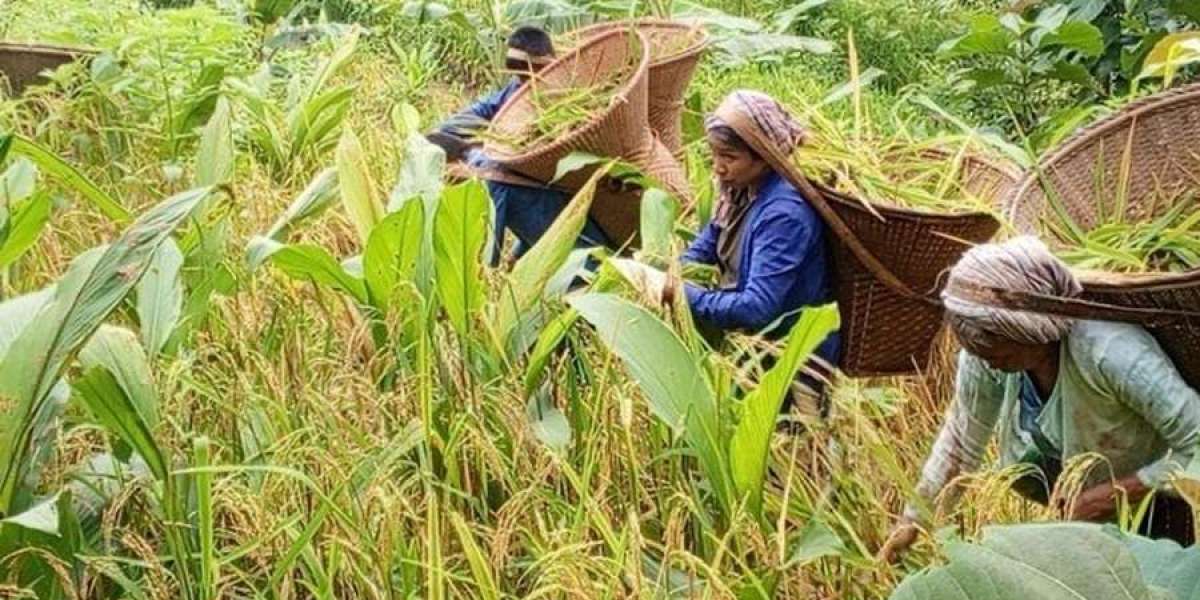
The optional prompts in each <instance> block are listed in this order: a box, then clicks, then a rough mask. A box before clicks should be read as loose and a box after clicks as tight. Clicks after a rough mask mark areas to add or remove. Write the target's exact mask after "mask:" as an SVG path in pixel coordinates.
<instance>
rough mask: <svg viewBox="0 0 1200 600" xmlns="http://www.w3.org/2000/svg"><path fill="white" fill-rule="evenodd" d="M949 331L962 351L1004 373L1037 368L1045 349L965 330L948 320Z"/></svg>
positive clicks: (989, 334) (987, 333) (959, 323)
mask: <svg viewBox="0 0 1200 600" xmlns="http://www.w3.org/2000/svg"><path fill="white" fill-rule="evenodd" d="M950 330H951V331H953V332H954V337H955V338H957V339H958V343H959V344H961V345H962V347H963V349H964V350H966V351H967V352H970V353H971V354H973V355H975V356H977V357H979V358H980V360H982V361H983V362H985V363H987V364H988V366H989V367H991V368H993V369H996V370H998V371H1004V372H1005V373H1020V372H1022V371H1028V370H1031V369H1034V368H1035V367H1037V366H1038V365H1039V364H1040V362H1041V360H1042V358H1043V357H1044V356H1045V347H1044V346H1042V345H1030V344H1022V343H1020V342H1015V341H1013V340H1010V339H1008V338H1006V337H1004V336H1000V335H996V334H994V333H990V332H983V331H979V330H977V329H974V330H972V329H970V328H967V327H964V326H963V325H962V324H961V322H959V321H955V320H954V319H951V321H950Z"/></svg>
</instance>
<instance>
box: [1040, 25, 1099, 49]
mask: <svg viewBox="0 0 1200 600" xmlns="http://www.w3.org/2000/svg"><path fill="white" fill-rule="evenodd" d="M1038 47H1039V48H1053V47H1062V48H1065V49H1067V50H1076V51H1078V52H1080V53H1082V54H1083V55H1084V56H1088V57H1094V56H1099V55H1100V54H1101V53H1102V52H1104V34H1103V33H1101V32H1100V30H1099V29H1097V28H1096V27H1095V26H1094V25H1092V24H1090V23H1082V22H1079V21H1070V22H1067V23H1063V25H1062V26H1061V27H1059V28H1058V29H1057V30H1054V31H1051V32H1049V33H1046V34H1045V35H1043V36H1042V38H1041V40H1039V41H1038Z"/></svg>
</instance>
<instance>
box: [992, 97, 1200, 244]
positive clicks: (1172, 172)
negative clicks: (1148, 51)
mask: <svg viewBox="0 0 1200 600" xmlns="http://www.w3.org/2000/svg"><path fill="white" fill-rule="evenodd" d="M1197 173H1200V84H1193V85H1189V86H1184V87H1180V88H1176V89H1173V90H1168V91H1166V92H1162V93H1159V94H1156V95H1152V96H1148V97H1146V98H1143V99H1142V100H1139V101H1137V102H1134V103H1132V104H1130V105H1129V106H1126V107H1125V108H1123V109H1122V110H1120V111H1117V112H1116V113H1113V114H1112V115H1109V116H1108V117H1106V118H1104V119H1101V120H1100V121H1098V122H1096V123H1095V124H1093V125H1091V126H1089V127H1087V128H1085V129H1083V130H1082V131H1080V132H1078V133H1076V134H1075V135H1073V136H1071V137H1070V138H1068V139H1067V140H1066V141H1065V142H1063V143H1062V144H1061V145H1060V146H1059V147H1058V148H1057V149H1055V150H1053V151H1051V152H1050V153H1048V154H1047V155H1046V157H1045V158H1043V159H1042V160H1041V162H1040V163H1039V165H1038V168H1036V169H1034V170H1033V172H1030V173H1027V174H1026V175H1025V177H1024V179H1023V180H1022V181H1021V183H1020V185H1019V186H1018V188H1017V190H1016V191H1015V192H1014V193H1013V195H1012V197H1010V198H1009V200H1008V201H1007V202H1006V207H1005V216H1007V217H1008V218H1009V220H1010V221H1011V222H1012V223H1013V225H1014V226H1015V227H1016V228H1017V230H1018V231H1020V232H1023V233H1033V234H1036V233H1039V231H1040V230H1041V229H1042V224H1043V220H1044V219H1046V218H1053V217H1052V216H1053V214H1054V213H1053V206H1052V204H1051V202H1050V201H1049V200H1048V198H1047V190H1049V191H1050V193H1051V194H1053V195H1054V196H1056V197H1057V198H1058V199H1059V201H1060V202H1061V206H1062V208H1063V209H1064V210H1065V212H1066V213H1067V215H1069V216H1070V217H1071V218H1072V220H1074V221H1075V222H1076V223H1077V224H1078V225H1080V226H1081V227H1082V228H1083V229H1085V230H1087V229H1091V228H1093V227H1095V226H1096V225H1097V224H1099V223H1100V222H1101V221H1102V220H1111V219H1112V217H1113V216H1117V213H1118V212H1120V213H1121V214H1120V215H1119V216H1120V217H1122V218H1123V219H1125V220H1126V221H1139V220H1149V219H1153V218H1154V217H1156V216H1158V215H1160V214H1161V213H1162V212H1163V211H1165V210H1166V209H1168V208H1169V203H1164V202H1160V201H1158V200H1159V199H1161V198H1170V197H1171V196H1172V195H1174V194H1177V193H1178V192H1179V191H1181V190H1182V189H1184V188H1188V187H1198V185H1197V181H1198V180H1197V176H1196V174H1197ZM1098 190H1099V191H1100V192H1099V193H1098Z"/></svg>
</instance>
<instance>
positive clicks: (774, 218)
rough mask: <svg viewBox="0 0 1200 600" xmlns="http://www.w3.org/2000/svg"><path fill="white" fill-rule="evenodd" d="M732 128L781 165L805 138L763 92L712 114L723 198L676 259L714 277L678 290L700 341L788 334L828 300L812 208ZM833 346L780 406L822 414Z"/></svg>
mask: <svg viewBox="0 0 1200 600" xmlns="http://www.w3.org/2000/svg"><path fill="white" fill-rule="evenodd" d="M739 128H740V129H742V130H745V129H746V128H753V130H754V132H755V138H756V140H758V141H757V142H756V143H769V144H771V145H772V146H774V148H771V151H772V152H773V153H774V154H776V155H782V156H785V157H787V156H790V155H791V153H792V152H793V150H795V148H796V147H797V146H799V145H800V144H801V143H802V142H803V140H804V130H803V129H802V128H801V127H800V125H799V124H797V123H796V122H795V120H793V119H792V117H791V115H789V114H788V113H787V111H785V110H784V109H783V107H781V106H780V105H779V103H777V102H776V101H775V100H774V99H772V98H771V97H770V96H767V95H765V94H762V93H760V92H753V91H737V92H734V93H732V94H730V96H729V97H728V98H726V99H725V101H724V102H723V103H722V104H721V106H720V107H718V108H717V110H716V111H715V112H714V113H713V114H712V115H711V116H709V118H708V119H707V120H706V122H705V129H706V131H707V136H708V144H709V148H710V150H711V151H712V160H713V174H714V176H715V178H716V180H717V185H718V188H719V190H720V198H719V199H718V201H717V205H716V213H715V215H714V216H713V218H712V220H711V221H709V222H708V223H707V224H706V225H705V226H704V228H703V229H702V230H701V231H700V234H699V235H698V236H697V237H696V239H695V240H694V241H693V242H692V244H691V246H690V247H689V248H688V249H687V250H686V251H685V252H684V254H683V256H682V258H681V260H682V262H684V263H698V264H705V265H713V266H715V267H717V271H718V273H719V276H720V279H719V282H718V284H717V286H716V287H715V288H713V289H707V288H703V287H699V286H696V285H693V284H690V283H689V284H684V285H683V288H682V289H683V293H684V294H685V295H686V296H687V301H688V302H687V303H688V306H690V307H691V311H692V316H693V317H694V318H695V320H696V321H697V324H698V325H699V326H700V327H701V329H702V330H704V331H706V333H712V332H714V331H715V332H722V331H731V330H739V331H743V332H746V333H762V334H764V335H765V336H766V337H767V338H769V339H776V338H779V337H783V336H784V335H786V334H787V333H788V331H789V330H790V329H791V326H792V325H793V324H794V323H795V322H796V321H797V320H798V319H799V317H800V313H801V312H802V311H803V309H804V308H805V307H809V306H819V305H823V304H827V303H829V302H831V301H832V300H833V295H832V293H831V290H830V287H831V281H830V275H829V258H828V251H827V249H826V240H827V236H828V234H827V232H826V227H825V223H824V221H822V220H821V218H820V216H819V215H818V214H817V213H816V212H815V211H814V209H813V208H812V206H810V205H809V203H808V202H807V201H806V200H805V198H804V197H803V196H802V195H801V194H800V192H799V191H797V190H796V188H795V187H793V186H792V184H791V183H789V182H788V181H787V180H786V179H784V178H783V177H782V176H781V175H780V174H779V173H778V172H776V171H775V170H774V169H773V168H772V167H771V165H770V164H769V163H768V162H767V160H765V159H764V158H763V156H764V155H767V150H766V149H763V148H756V147H754V146H753V145H752V143H751V142H749V141H748V140H747V139H745V138H743V137H742V136H741V135H739V134H738V132H737V131H736V129H739ZM617 268H618V269H619V270H621V271H622V272H623V273H626V276H627V277H629V278H630V279H631V280H633V281H635V285H637V286H638V287H639V288H640V289H643V293H644V294H645V293H646V292H645V290H651V291H650V292H649V293H648V294H647V296H648V297H647V300H649V301H657V300H660V299H661V300H662V301H665V302H671V301H672V300H673V295H674V294H675V292H674V291H673V290H675V289H677V288H678V286H677V285H673V284H672V283H671V282H669V281H666V280H665V276H664V275H663V274H661V273H657V274H655V273H654V272H651V271H648V270H649V267H638V266H636V265H633V264H631V261H622V262H619V263H618V265H617ZM630 275H632V277H630ZM637 280H640V283H639V281H637ZM656 295H657V296H659V297H657V298H656V297H655V296H656ZM707 337H712V336H707ZM839 339H840V338H839V336H838V335H837V334H836V333H835V334H832V335H830V336H829V337H828V338H826V339H825V340H824V342H823V343H822V344H821V345H820V346H819V347H818V348H817V351H816V356H814V357H813V358H812V359H811V360H810V361H809V364H808V365H807V366H806V368H805V370H804V373H803V375H801V377H800V378H798V380H797V384H798V385H797V386H793V392H794V393H793V394H791V395H790V396H789V398H788V399H787V402H785V407H790V406H791V404H792V403H794V402H795V401H796V400H802V401H803V402H804V403H805V404H806V406H805V408H809V409H814V410H815V412H817V413H818V414H819V415H821V416H824V415H826V414H827V411H828V404H827V402H826V396H825V393H824V388H825V381H826V379H827V378H828V376H829V375H830V374H831V373H832V371H833V368H834V367H833V365H835V364H837V359H838V351H839ZM813 404H815V406H813ZM802 412H803V411H802ZM809 412H813V410H810V411H809Z"/></svg>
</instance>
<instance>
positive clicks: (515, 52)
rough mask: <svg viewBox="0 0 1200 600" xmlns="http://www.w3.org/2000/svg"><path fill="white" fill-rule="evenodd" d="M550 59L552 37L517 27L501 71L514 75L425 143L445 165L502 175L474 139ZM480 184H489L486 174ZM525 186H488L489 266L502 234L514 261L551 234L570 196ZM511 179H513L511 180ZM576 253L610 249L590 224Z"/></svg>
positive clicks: (533, 183) (496, 256)
mask: <svg viewBox="0 0 1200 600" xmlns="http://www.w3.org/2000/svg"><path fill="white" fill-rule="evenodd" d="M553 59H554V45H553V42H552V41H551V39H550V36H549V35H548V34H547V33H546V32H545V31H543V30H541V29H538V28H536V27H520V28H518V29H517V30H515V31H513V33H512V35H510V36H509V38H508V53H507V55H506V56H505V68H506V69H507V70H509V71H512V72H514V73H515V75H514V76H513V78H512V79H510V80H509V82H508V83H507V84H505V86H504V87H502V88H500V89H499V90H497V91H495V92H493V93H491V94H489V95H487V96H484V97H482V98H480V99H479V100H476V101H475V102H474V103H473V104H471V105H470V106H468V107H467V108H466V109H464V110H463V111H461V112H459V113H458V114H455V115H454V116H452V117H450V118H449V119H447V120H446V121H444V122H443V123H442V124H441V125H440V126H438V128H437V130H435V131H434V132H432V133H430V134H429V136H428V138H429V140H430V141H431V142H433V143H434V144H437V145H438V146H440V147H441V148H442V149H443V150H445V151H446V157H447V159H448V160H452V161H453V160H462V161H464V162H466V163H467V164H468V165H469V166H471V167H473V168H475V169H476V170H477V171H480V172H484V173H486V171H489V170H491V171H497V170H502V169H501V168H500V167H499V166H498V165H496V164H494V163H492V162H491V161H490V160H489V159H488V157H487V156H486V155H485V154H484V153H483V151H482V149H481V148H479V146H478V145H477V144H474V143H473V142H472V138H473V136H474V134H475V133H476V132H478V131H479V130H480V129H483V128H485V127H487V125H488V123H489V122H490V121H491V120H492V119H493V118H495V116H496V113H498V112H500V107H501V106H503V105H504V103H505V102H507V101H508V99H509V98H510V97H512V95H513V94H514V93H516V91H517V90H518V89H520V87H521V85H522V84H524V82H525V81H527V80H528V79H529V78H531V77H534V76H536V74H537V72H538V71H540V70H541V69H542V68H543V67H545V66H546V65H547V64H549V63H550V62H551V61H552V60H553ZM484 178H485V179H487V177H486V174H485V175H484ZM519 178H520V179H524V180H528V185H516V184H513V183H506V182H501V181H494V180H487V182H486V183H487V187H488V192H489V195H490V196H491V198H492V204H493V205H494V206H495V215H496V217H495V221H494V222H493V232H492V234H493V235H492V239H493V248H492V260H491V263H492V266H496V265H497V264H499V259H500V249H501V247H502V246H503V244H504V232H505V231H506V230H510V231H512V232H513V234H514V235H515V236H516V238H517V244H516V248H515V252H514V257H520V256H521V255H522V254H524V253H525V251H526V250H528V249H529V248H530V247H531V246H533V244H534V243H536V242H537V240H538V239H540V238H541V237H542V234H544V233H545V232H546V230H547V229H549V228H550V225H551V224H552V223H553V222H554V219H555V218H557V217H558V214H559V213H560V212H562V209H563V208H564V207H566V205H567V202H569V201H570V199H571V198H570V196H569V195H568V194H567V193H565V192H562V191H559V190H556V189H552V188H550V187H547V186H543V185H541V183H540V182H537V181H534V180H530V179H529V178H526V177H519ZM510 179H511V178H510ZM576 245H577V246H579V247H589V246H611V244H610V243H609V240H608V237H607V236H606V235H605V234H604V232H603V230H601V229H600V227H599V225H597V224H596V222H595V221H593V220H592V219H590V218H589V219H588V221H587V223H586V224H585V226H584V230H583V233H582V234H581V235H580V238H579V240H578V242H577V243H576Z"/></svg>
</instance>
